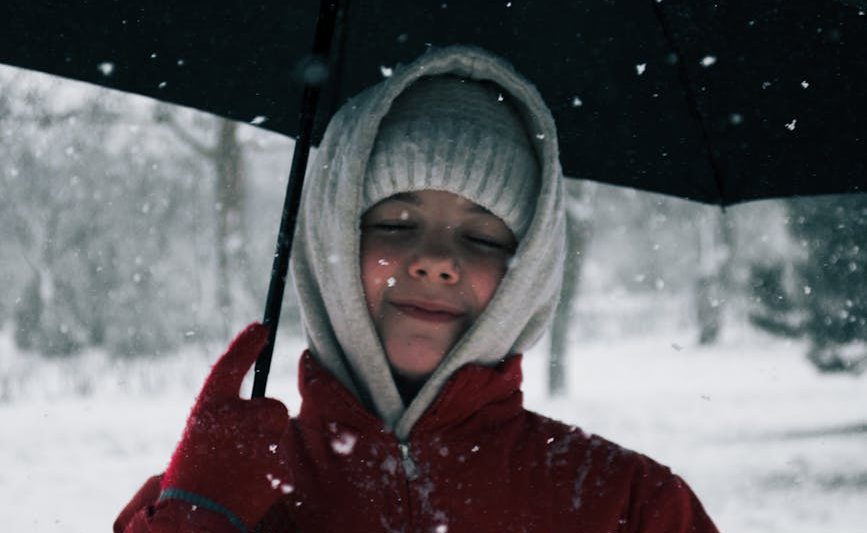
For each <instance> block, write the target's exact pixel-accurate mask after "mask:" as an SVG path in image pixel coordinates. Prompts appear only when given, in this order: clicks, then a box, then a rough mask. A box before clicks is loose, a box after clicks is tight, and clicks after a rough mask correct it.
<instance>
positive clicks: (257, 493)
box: [160, 323, 293, 529]
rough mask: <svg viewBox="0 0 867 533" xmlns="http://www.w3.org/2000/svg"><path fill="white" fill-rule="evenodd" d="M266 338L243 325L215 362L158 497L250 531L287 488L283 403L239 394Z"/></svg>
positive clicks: (259, 330)
mask: <svg viewBox="0 0 867 533" xmlns="http://www.w3.org/2000/svg"><path fill="white" fill-rule="evenodd" d="M267 337H268V329H267V328H266V327H265V326H263V325H261V324H258V323H253V324H250V325H249V326H247V328H246V329H245V330H244V331H243V332H241V334H240V335H238V337H236V338H235V340H234V341H232V344H231V345H230V346H229V349H228V350H227V351H226V353H225V354H223V356H222V357H221V358H220V359H219V361H217V363H216V364H215V365H214V367H213V369H212V370H211V374H210V375H209V376H208V379H207V380H206V381H205V385H204V387H203V388H202V391H201V393H200V394H199V397H198V399H197V400H196V404H195V405H194V406H193V409H192V412H191V413H190V417H189V418H188V419H187V426H186V429H185V430H184V434H183V437H182V438H181V442H180V443H179V444H178V447H177V449H176V450H175V453H174V455H173V456H172V459H171V461H170V463H169V467H168V469H167V470H166V473H165V476H164V477H163V479H162V483H161V485H160V488H161V490H162V492H161V493H160V500H161V501H163V500H167V499H179V500H184V501H186V502H188V503H190V504H192V505H196V506H198V507H203V508H207V509H210V510H212V511H217V512H219V513H222V514H223V515H225V516H226V517H227V518H228V519H229V520H230V521H231V522H232V523H233V524H235V526H237V527H238V528H239V529H245V528H246V529H250V528H252V527H253V526H255V525H256V524H257V523H258V522H259V521H260V520H261V519H262V517H263V516H264V515H265V513H266V512H267V511H268V509H269V508H270V507H271V506H272V505H273V504H274V503H276V502H277V501H278V500H279V499H280V498H281V497H283V496H284V495H285V494H288V493H290V492H291V491H292V490H293V486H292V484H293V478H292V472H291V471H290V468H289V466H288V461H287V458H288V457H289V449H288V448H289V446H291V439H290V437H289V413H288V411H287V409H286V406H284V405H283V404H282V403H281V402H279V401H277V400H274V399H271V398H254V399H252V400H244V399H241V398H240V396H239V394H240V389H241V382H242V380H243V378H244V375H245V374H246V373H247V371H248V370H249V369H250V367H251V366H252V365H253V363H254V362H255V361H256V358H257V357H258V355H259V353H260V352H261V351H262V348H263V347H264V346H265V343H266V342H267Z"/></svg>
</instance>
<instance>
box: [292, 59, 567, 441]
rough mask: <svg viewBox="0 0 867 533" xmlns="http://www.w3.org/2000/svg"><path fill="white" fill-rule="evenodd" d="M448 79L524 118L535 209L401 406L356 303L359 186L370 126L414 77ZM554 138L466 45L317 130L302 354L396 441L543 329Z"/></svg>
mask: <svg viewBox="0 0 867 533" xmlns="http://www.w3.org/2000/svg"><path fill="white" fill-rule="evenodd" d="M444 74H449V75H453V76H459V77H464V78H469V79H473V80H479V81H489V82H493V83H494V84H496V85H497V86H499V87H500V88H501V90H502V91H503V93H504V94H507V95H509V96H510V97H511V100H512V103H513V104H514V105H515V107H516V108H517V109H518V111H519V113H520V114H521V116H522V117H523V119H524V122H525V126H526V128H527V131H528V132H531V137H533V138H532V142H533V143H534V149H535V150H536V153H537V157H538V160H539V163H540V166H541V177H540V180H541V183H540V187H539V197H538V199H537V201H536V206H535V213H534V215H533V218H532V221H531V222H530V226H529V228H528V230H527V233H526V235H525V236H524V237H523V239H522V240H521V242H520V244H519V246H518V249H517V252H516V254H515V257H514V259H513V261H512V263H511V265H510V268H509V270H508V272H507V273H506V275H505V277H504V278H503V280H502V281H501V283H500V285H499V287H498V289H497V292H496V294H495V295H494V298H493V299H492V300H491V302H490V303H489V304H488V307H487V308H486V309H485V311H484V312H483V313H482V314H481V316H479V318H478V320H476V323H475V324H474V325H473V326H472V327H471V328H470V329H469V330H468V331H467V332H466V333H465V334H464V336H463V337H462V338H461V339H460V340H459V341H458V343H457V344H456V345H455V346H454V348H452V350H451V352H449V353H448V354H447V355H446V356H445V358H444V359H443V361H442V362H441V363H440V365H439V366H438V367H437V369H436V370H435V371H434V373H433V374H432V375H431V376H430V378H429V379H428V381H427V382H426V383H425V385H424V387H423V388H422V389H421V391H420V392H419V393H418V395H417V396H416V397H415V399H414V400H413V401H412V403H411V404H410V405H408V406H406V405H404V403H403V401H402V400H401V397H400V394H399V393H398V390H397V386H396V385H395V382H394V380H393V378H392V375H391V371H390V369H389V365H388V361H387V359H386V355H385V351H384V349H383V347H382V345H381V343H380V342H379V338H378V336H377V334H376V330H375V329H374V325H373V321H372V319H371V317H370V315H369V313H368V310H367V306H366V304H365V299H364V293H363V290H362V286H361V273H360V272H361V267H360V264H359V253H360V240H361V230H360V221H361V215H362V212H361V209H362V201H363V199H362V192H363V178H364V174H365V169H366V167H367V163H368V159H369V157H370V153H371V151H372V149H373V144H374V140H375V139H376V134H377V131H378V129H379V125H380V122H381V121H382V118H383V117H384V116H385V114H386V113H387V112H388V110H389V107H390V106H391V103H392V102H393V101H394V99H395V98H397V96H398V95H400V94H401V92H403V91H404V90H405V89H406V88H407V87H408V86H409V85H410V84H412V83H413V82H414V81H416V80H417V79H418V78H420V77H424V76H437V75H444ZM563 202H564V193H563V185H562V170H561V168H560V162H559V152H558V148H557V132H556V129H555V126H554V119H553V117H552V116H551V113H550V111H549V110H548V108H547V106H546V105H545V103H544V102H543V101H542V98H541V96H540V95H539V93H538V92H537V91H536V89H535V87H533V85H531V84H530V83H529V82H528V81H527V80H525V79H524V78H523V77H522V76H520V75H519V74H518V73H516V72H515V71H514V69H512V67H511V66H510V65H508V64H507V63H505V62H504V61H503V60H501V59H499V58H497V57H495V56H493V55H491V54H489V53H487V52H485V51H483V50H480V49H477V48H468V47H458V46H454V47H449V48H443V49H434V50H431V51H429V52H427V53H425V54H424V55H423V56H421V57H420V58H419V59H417V60H416V61H415V62H413V63H412V64H410V65H408V66H406V67H403V68H398V69H395V72H394V74H393V75H392V76H390V77H388V78H386V79H385V80H383V81H382V82H381V83H379V84H377V85H375V86H373V87H371V88H369V89H367V90H366V91H364V92H363V93H361V94H360V95H358V96H356V97H355V98H353V99H351V100H349V102H347V103H346V104H345V105H344V106H343V107H342V108H341V109H340V111H339V112H338V113H337V114H336V115H335V116H334V118H333V119H332V120H331V122H330V123H329V125H328V128H327V130H326V132H325V136H324V138H323V140H322V143H321V145H320V147H319V150H318V152H317V154H316V157H315V160H314V161H313V162H312V163H311V165H310V167H309V168H308V170H307V178H306V183H305V188H304V194H303V198H302V213H301V215H300V217H299V223H298V229H297V234H296V237H295V239H296V240H295V245H294V248H293V251H292V272H293V275H294V279H295V285H296V289H297V291H298V295H299V298H300V302H301V309H302V315H303V318H304V324H305V328H306V332H307V336H308V341H309V345H310V349H311V351H312V352H313V354H314V356H315V357H316V358H317V359H318V360H319V361H320V362H321V363H322V364H323V365H324V366H325V367H326V368H328V370H330V371H331V372H332V373H333V374H334V375H335V376H336V377H337V379H338V380H340V381H341V382H342V383H343V384H344V385H345V386H346V387H347V388H348V389H349V390H350V391H352V393H353V394H355V396H356V397H358V399H359V400H360V401H361V402H362V403H363V404H364V405H365V406H366V407H367V408H368V409H369V410H371V411H372V412H374V413H375V414H376V415H377V416H379V417H380V418H381V419H382V420H383V421H384V422H385V424H386V425H387V426H388V427H390V428H392V429H393V430H394V432H395V434H396V435H397V437H398V438H399V439H401V440H406V439H407V438H408V436H409V433H410V431H411V429H412V427H413V425H414V424H415V422H416V421H417V420H418V419H419V417H420V416H421V415H422V414H423V413H424V411H425V410H426V409H427V408H428V407H429V406H430V404H431V402H432V401H433V400H434V398H436V396H437V394H438V393H439V391H440V389H441V388H442V386H443V384H444V383H445V382H446V381H447V380H448V378H449V377H450V376H451V375H452V374H453V373H454V372H455V371H456V370H457V369H459V368H460V367H462V366H464V365H466V364H468V363H477V364H482V365H494V364H497V363H498V362H499V361H501V360H502V359H503V358H504V357H507V356H509V355H511V354H516V353H522V352H523V351H525V350H526V349H528V348H529V347H530V346H532V345H533V343H535V342H536V340H538V338H539V337H540V336H541V335H542V333H543V332H544V330H545V328H546V327H547V325H548V323H549V321H550V318H551V316H552V314H553V311H554V308H555V306H556V304H557V298H558V295H559V291H560V284H561V279H562V271H563V259H564V258H563V256H564V245H565V217H564V214H563Z"/></svg>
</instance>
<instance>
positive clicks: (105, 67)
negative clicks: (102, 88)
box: [96, 61, 114, 76]
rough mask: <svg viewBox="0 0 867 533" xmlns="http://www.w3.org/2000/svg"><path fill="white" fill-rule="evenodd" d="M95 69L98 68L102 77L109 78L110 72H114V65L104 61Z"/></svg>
mask: <svg viewBox="0 0 867 533" xmlns="http://www.w3.org/2000/svg"><path fill="white" fill-rule="evenodd" d="M96 68H98V69H99V71H100V72H102V75H103V76H111V74H112V72H114V63H109V62H108V61H105V62H103V63H100V64H99V65H97V67H96Z"/></svg>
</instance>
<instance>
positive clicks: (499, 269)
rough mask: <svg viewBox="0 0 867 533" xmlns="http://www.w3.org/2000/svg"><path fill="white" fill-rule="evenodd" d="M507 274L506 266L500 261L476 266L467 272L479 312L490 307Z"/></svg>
mask: <svg viewBox="0 0 867 533" xmlns="http://www.w3.org/2000/svg"><path fill="white" fill-rule="evenodd" d="M505 272H506V267H505V265H503V264H502V263H501V262H499V261H496V262H487V263H482V264H479V265H475V266H474V267H473V268H472V270H470V271H469V272H467V274H468V275H469V277H470V279H469V282H470V286H471V287H472V288H473V293H474V295H475V299H476V302H477V304H478V306H479V311H481V310H483V309H484V308H485V307H487V306H488V303H489V302H490V301H491V299H492V298H493V297H494V294H495V293H496V292H497V287H499V286H500V281H502V279H503V276H504V275H505Z"/></svg>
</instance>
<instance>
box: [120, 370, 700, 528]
mask: <svg viewBox="0 0 867 533" xmlns="http://www.w3.org/2000/svg"><path fill="white" fill-rule="evenodd" d="M520 365H521V358H520V357H513V358H511V359H509V360H507V361H505V362H504V363H502V364H500V365H499V366H498V367H496V368H487V367H482V366H475V365H471V366H467V367H464V368H463V369H461V370H460V371H458V372H457V373H455V375H454V376H452V378H451V379H450V380H449V382H448V383H447V384H446V386H445V387H444V388H443V390H442V391H441V393H440V395H439V397H438V398H437V400H436V401H435V402H434V403H433V404H432V405H431V407H430V408H429V409H428V411H427V412H426V413H425V414H424V415H423V416H422V418H421V419H419V421H418V422H417V423H416V425H415V427H414V428H413V430H412V433H411V435H410V438H409V442H407V443H405V444H403V443H399V442H398V441H397V439H396V438H395V436H394V435H393V434H392V433H391V432H389V431H388V430H386V429H385V428H384V427H383V425H382V423H381V422H380V421H379V419H377V418H376V417H374V416H373V415H371V414H370V413H369V412H368V411H366V410H365V409H364V408H363V407H362V406H361V405H360V404H359V403H358V401H357V400H356V399H355V397H354V396H352V394H350V393H349V392H348V391H347V390H346V389H345V388H344V387H343V386H342V385H341V384H340V383H339V382H338V381H337V380H336V379H335V378H333V377H332V376H331V375H330V374H329V373H328V372H327V371H325V370H324V369H323V368H322V367H321V366H320V365H319V364H318V363H317V362H316V361H315V360H314V359H313V357H311V356H310V355H309V354H305V355H304V356H303V357H302V359H301V372H300V375H299V385H300V388H301V394H302V398H303V404H302V407H301V412H300V414H299V415H298V416H297V417H296V418H294V419H293V422H294V425H293V429H294V435H293V438H294V439H295V441H294V446H293V448H294V450H295V456H294V457H293V464H294V468H295V475H296V479H295V486H294V490H293V491H292V492H291V493H290V494H289V495H288V496H287V498H286V499H285V500H284V501H283V502H282V504H279V505H276V506H275V507H273V508H272V509H271V511H270V512H269V514H268V516H266V517H265V519H264V521H263V523H262V526H261V531H264V532H293V531H314V532H331V531H334V532H338V531H339V532H345V531H353V532H380V531H383V532H386V531H389V532H390V531H402V532H449V533H462V532H470V533H481V532H488V531H490V532H505V531H515V532H525V531H539V532H553V531H576V532H579V531H580V532H584V533H592V532H600V533H601V532H630V531H635V532H639V531H640V532H659V533H663V532H664V533H679V532H716V531H717V529H716V528H715V527H714V525H713V523H712V522H711V520H710V519H709V518H708V516H707V514H706V513H705V511H704V509H703V508H702V506H701V504H700V503H699V501H698V500H697V499H696V497H695V495H694V494H693V493H692V491H691V490H690V489H689V487H688V486H687V485H686V483H684V482H683V481H682V480H681V479H680V478H679V477H677V476H675V475H674V474H672V473H671V471H670V470H669V469H668V468H666V467H664V466H661V465H659V464H658V463H656V462H654V461H653V460H651V459H649V458H648V457H645V456H644V455H641V454H638V453H635V452H632V451H629V450H626V449H623V448H621V447H619V446H617V445H616V444H613V443H611V442H608V441H606V440H605V439H602V438H600V437H597V436H592V435H587V434H585V433H584V432H583V431H581V430H580V429H578V428H576V427H571V426H567V425H565V424H562V423H560V422H556V421H553V420H550V419H548V418H545V417H543V416H540V415H538V414H535V413H532V412H530V411H527V410H525V409H524V408H523V407H522V393H521V391H520V389H519V386H520V382H521V367H520ZM155 479H156V478H154V479H152V480H151V481H150V482H149V483H150V487H148V485H146V486H145V487H144V488H143V489H142V491H140V493H139V494H138V495H137V496H136V498H134V500H133V501H132V502H130V505H129V506H128V507H127V509H125V510H124V513H122V514H121V517H120V518H119V519H118V523H117V524H116V525H115V528H116V531H124V529H123V526H124V525H127V528H126V529H125V531H127V532H128V533H139V532H162V531H212V532H217V531H237V530H236V529H235V528H234V526H232V525H230V524H229V523H228V521H226V520H225V519H223V518H222V516H220V515H217V514H216V513H211V512H209V511H207V510H203V509H195V510H194V509H193V508H191V506H190V505H189V504H185V503H183V502H180V501H177V500H169V501H166V502H163V503H161V504H159V505H158V506H157V507H156V509H154V508H153V507H152V506H149V504H151V503H152V502H154V501H155V498H156V491H158V482H156V485H154V483H155V481H154V480H155Z"/></svg>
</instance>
